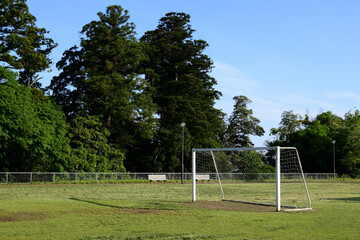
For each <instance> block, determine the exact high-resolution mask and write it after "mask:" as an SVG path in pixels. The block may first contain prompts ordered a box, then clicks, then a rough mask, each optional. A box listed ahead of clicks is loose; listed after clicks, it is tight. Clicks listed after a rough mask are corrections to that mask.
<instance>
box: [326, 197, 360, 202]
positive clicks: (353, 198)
mask: <svg viewBox="0 0 360 240" xmlns="http://www.w3.org/2000/svg"><path fill="white" fill-rule="evenodd" d="M321 200H333V201H350V202H360V197H351V198H322V199H321Z"/></svg>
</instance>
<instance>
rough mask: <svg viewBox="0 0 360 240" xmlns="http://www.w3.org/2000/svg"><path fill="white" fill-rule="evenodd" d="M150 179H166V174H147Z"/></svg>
mask: <svg viewBox="0 0 360 240" xmlns="http://www.w3.org/2000/svg"><path fill="white" fill-rule="evenodd" d="M148 179H149V180H150V181H166V175H148Z"/></svg>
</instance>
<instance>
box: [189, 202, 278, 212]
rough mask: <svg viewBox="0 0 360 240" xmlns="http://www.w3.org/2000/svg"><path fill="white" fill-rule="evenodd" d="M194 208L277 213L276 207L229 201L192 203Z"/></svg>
mask: <svg viewBox="0 0 360 240" xmlns="http://www.w3.org/2000/svg"><path fill="white" fill-rule="evenodd" d="M191 204H192V205H193V206H195V207H197V208H202V209H211V210H225V211H226V210H227V211H239V212H275V210H276V209H275V207H271V206H261V205H254V204H247V203H239V202H228V201H196V202H194V203H191Z"/></svg>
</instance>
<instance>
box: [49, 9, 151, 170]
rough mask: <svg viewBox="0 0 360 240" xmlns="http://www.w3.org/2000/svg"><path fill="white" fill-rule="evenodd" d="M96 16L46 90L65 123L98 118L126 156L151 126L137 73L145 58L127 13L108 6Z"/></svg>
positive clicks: (145, 93)
mask: <svg viewBox="0 0 360 240" xmlns="http://www.w3.org/2000/svg"><path fill="white" fill-rule="evenodd" d="M98 17H99V20H98V21H92V22H90V23H89V24H86V25H85V26H84V27H83V29H82V31H81V33H82V34H83V37H82V38H81V45H80V47H79V48H78V47H73V48H71V49H69V50H68V51H66V52H65V53H64V56H63V58H62V59H61V61H60V62H59V63H58V64H57V67H58V68H59V69H60V70H62V72H61V73H60V75H59V76H57V77H55V78H54V79H53V80H52V83H51V86H50V89H51V90H52V91H53V94H54V95H55V96H56V98H57V99H58V101H59V103H60V104H61V105H63V106H64V111H65V112H66V113H67V116H68V118H69V119H74V118H76V117H77V116H78V115H91V116H102V117H101V122H102V124H103V126H104V127H106V128H107V129H108V130H109V131H110V136H109V141H110V143H112V144H117V146H118V147H119V148H121V149H122V151H125V152H127V153H129V152H133V151H138V148H139V145H141V144H143V142H144V141H150V140H151V139H152V137H153V134H154V132H155V127H156V119H155V117H154V112H155V105H154V104H153V103H152V99H151V95H150V92H151V88H150V86H149V84H148V83H147V82H146V81H145V80H144V79H143V78H142V77H141V76H140V74H139V65H140V63H141V61H142V60H143V59H144V58H145V55H144V54H143V49H142V47H141V45H140V44H139V42H138V41H137V40H136V38H135V25H134V24H133V23H131V22H129V15H128V11H126V10H123V9H122V8H121V7H120V6H109V7H108V8H107V10H106V13H101V12H100V13H98ZM131 161H136V159H130V158H129V155H127V156H126V161H125V166H126V167H127V166H129V165H130V166H134V165H136V164H134V163H132V162H131ZM128 169H129V168H128ZM129 170H135V169H132V168H131V167H130V169H129Z"/></svg>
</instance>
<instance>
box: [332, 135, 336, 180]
mask: <svg viewBox="0 0 360 240" xmlns="http://www.w3.org/2000/svg"><path fill="white" fill-rule="evenodd" d="M335 143H336V141H335V140H334V141H332V144H333V162H334V178H335V174H336V172H335Z"/></svg>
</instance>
